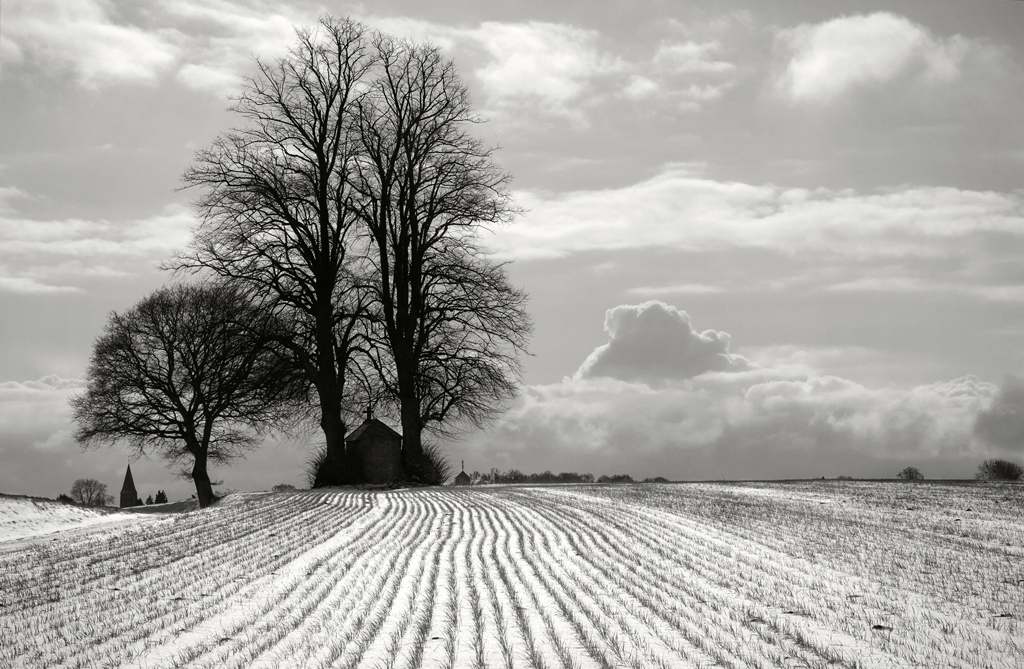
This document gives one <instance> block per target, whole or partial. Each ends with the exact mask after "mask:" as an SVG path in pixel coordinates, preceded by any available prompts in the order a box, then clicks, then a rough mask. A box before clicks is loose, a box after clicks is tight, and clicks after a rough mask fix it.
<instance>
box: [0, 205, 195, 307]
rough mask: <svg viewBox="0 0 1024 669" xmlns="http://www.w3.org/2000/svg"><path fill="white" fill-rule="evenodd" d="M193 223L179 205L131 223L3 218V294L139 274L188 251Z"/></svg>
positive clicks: (0, 227)
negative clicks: (96, 278) (94, 278)
mask: <svg viewBox="0 0 1024 669" xmlns="http://www.w3.org/2000/svg"><path fill="white" fill-rule="evenodd" d="M194 222H195V221H194V219H193V217H192V215H191V213H189V211H188V210H187V209H186V208H185V207H182V206H180V205H171V206H169V207H167V208H166V209H165V210H164V211H163V212H162V213H160V214H156V215H154V216H150V217H148V218H145V219H141V220H129V221H107V220H84V219H64V220H50V221H46V220H42V221H41V220H31V219H25V218H19V217H17V216H0V291H4V292H13V293H60V292H69V291H75V290H78V288H75V287H73V286H68V285H54V282H72V283H73V282H74V281H75V280H77V279H80V278H82V277H86V276H125V275H132V274H137V273H138V272H139V271H140V270H142V269H145V268H150V267H152V266H153V265H155V264H157V263H159V262H162V261H163V260H165V259H167V258H168V257H169V256H170V255H171V254H173V253H174V252H175V251H177V250H179V249H181V248H184V246H185V245H186V244H187V243H188V241H189V239H190V238H191V229H192V227H193V225H194Z"/></svg>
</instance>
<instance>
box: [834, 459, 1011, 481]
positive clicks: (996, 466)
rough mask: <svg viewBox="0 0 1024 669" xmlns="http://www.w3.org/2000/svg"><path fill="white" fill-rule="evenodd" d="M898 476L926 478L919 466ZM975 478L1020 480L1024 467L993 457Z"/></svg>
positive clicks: (917, 479) (982, 465)
mask: <svg viewBox="0 0 1024 669" xmlns="http://www.w3.org/2000/svg"><path fill="white" fill-rule="evenodd" d="M839 478H843V477H842V476H840V477H839ZM896 478H898V479H902V480H904V481H920V480H923V479H924V475H923V474H922V473H921V470H920V469H918V468H917V467H904V468H903V469H901V470H900V471H899V473H898V474H896ZM974 478H975V480H977V481H1020V480H1021V479H1022V478H1024V467H1021V466H1020V465H1018V464H1017V463H1016V462H1010V461H1009V460H1001V459H999V458H991V459H988V460H984V461H982V463H981V464H980V465H978V471H977V472H975V474H974Z"/></svg>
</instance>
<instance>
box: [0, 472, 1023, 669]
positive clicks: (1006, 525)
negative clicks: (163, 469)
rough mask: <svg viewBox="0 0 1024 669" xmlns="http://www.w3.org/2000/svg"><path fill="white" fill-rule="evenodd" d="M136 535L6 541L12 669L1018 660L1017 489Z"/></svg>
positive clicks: (288, 511)
mask: <svg viewBox="0 0 1024 669" xmlns="http://www.w3.org/2000/svg"><path fill="white" fill-rule="evenodd" d="M5 508H6V507H0V518H5V516H6V511H5V510H4V509H5ZM72 508H73V507H72ZM58 512H60V513H64V512H63V511H62V510H60V509H55V510H54V513H58ZM122 515H124V516H128V514H117V516H122ZM131 518H133V519H134V521H135V522H131V523H117V522H108V524H107V525H104V526H100V527H96V528H94V529H92V530H88V531H85V532H81V533H78V534H72V535H68V536H61V535H54V536H55V537H56V536H60V537H61V538H59V539H58V540H57V541H52V540H48V541H46V542H44V543H39V544H34V545H25V546H15V547H13V548H10V549H9V550H2V549H3V546H4V545H5V542H3V541H0V640H2V641H3V643H2V644H0V666H3V667H8V666H10V667H59V666H64V667H89V666H104V667H106V666H127V667H139V668H145V669H151V668H156V667H178V666H189V667H193V666H194V667H217V668H219V667H451V668H453V669H461V668H467V669H468V668H476V667H491V666H494V667H520V666H521V667H571V668H580V669H589V668H598V667H710V666H724V667H922V666H927V667H1024V641H1022V639H1024V625H1022V623H1021V617H1022V616H1024V489H1022V488H1021V487H1019V486H1001V485H975V486H946V485H935V484H922V485H915V484H896V483H892V484H887V483H861V482H834V481H832V482H825V481H822V482H820V483H819V482H810V483H796V484H748V485H741V484H680V485H673V484H670V485H629V486H598V485H595V486H563V487H560V486H538V487H528V486H527V487H523V486H516V487H504V486H488V487H484V488H476V489H447V490H441V489H430V490H406V491H391V492H383V491H382V492H363V491H331V492H296V493H279V494H250V495H237V496H231V497H229V498H228V499H227V500H225V501H224V502H223V503H221V504H220V505H218V506H217V507H215V508H212V509H209V510H206V511H196V512H191V513H184V514H177V515H164V514H157V515H151V516H148V515H147V516H141V515H136V516H131ZM0 522H2V521H0ZM54 522H57V521H54ZM60 522H64V523H65V524H67V523H69V522H78V521H68V520H67V519H66V518H65V519H63V520H60ZM82 522H91V521H90V520H89V519H88V518H83V519H82ZM38 526H39V527H43V526H47V525H46V524H45V522H43V521H39V524H38ZM47 527H52V526H47ZM6 543H7V544H8V545H10V542H9V541H8V542H6Z"/></svg>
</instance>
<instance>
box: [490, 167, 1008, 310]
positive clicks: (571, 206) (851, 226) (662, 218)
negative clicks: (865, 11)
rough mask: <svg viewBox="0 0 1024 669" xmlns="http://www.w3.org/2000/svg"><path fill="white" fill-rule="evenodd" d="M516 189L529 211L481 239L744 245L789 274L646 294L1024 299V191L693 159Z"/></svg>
mask: <svg viewBox="0 0 1024 669" xmlns="http://www.w3.org/2000/svg"><path fill="white" fill-rule="evenodd" d="M515 197H516V200H517V202H518V203H519V205H520V206H522V207H523V208H524V209H525V210H526V213H525V214H524V215H523V216H521V217H520V219H519V220H518V221H516V222H515V223H514V224H513V225H510V226H507V227H505V228H502V229H499V230H497V231H495V232H494V233H493V235H492V236H489V237H488V238H487V239H486V244H487V245H488V247H489V248H490V250H491V251H492V252H494V253H495V254H496V255H497V256H499V257H501V258H507V259H519V260H531V259H555V258H565V257H567V256H570V255H572V254H583V253H591V252H619V251H625V250H630V249H657V250H659V252H668V251H678V252H681V253H724V252H726V251H729V252H738V251H741V250H747V251H750V252H751V253H754V252H756V253H758V254H761V255H766V254H770V255H773V256H777V257H779V258H780V263H781V264H780V269H782V270H783V271H785V272H788V273H790V275H789V276H783V275H780V276H776V277H773V280H772V281H767V280H757V281H752V280H750V278H749V276H746V277H743V278H738V277H734V278H733V280H731V281H730V280H728V275H729V272H728V271H727V268H723V270H722V272H720V273H718V274H716V275H715V276H713V277H712V276H706V275H704V276H686V275H685V274H684V275H682V276H679V278H677V279H676V280H675V281H669V282H666V285H665V286H660V287H659V286H649V287H647V288H645V289H639V288H636V289H633V291H632V292H634V293H639V294H641V295H645V296H649V297H655V296H658V295H666V294H672V293H673V292H690V293H692V292H698V290H697V289H694V288H693V287H692V284H699V285H712V286H715V287H716V288H718V289H722V290H763V289H766V288H772V289H781V288H790V287H798V288H802V289H813V290H833V291H840V292H865V291H875V290H887V291H892V290H896V291H901V292H931V293H934V292H940V291H941V292H944V293H954V294H958V295H963V296H966V297H969V298H977V299H982V300H988V301H1020V299H1021V297H1022V295H1024V274H1022V273H1021V272H1020V271H1019V269H1018V268H1020V267H1021V261H1022V260H1024V192H1007V193H1000V192H993V191H972V190H966V189H958V188H950V187H932V186H918V187H911V186H902V187H897V188H886V189H878V190H875V191H870V192H857V191H854V190H852V189H842V190H836V189H827V188H817V189H804V188H782V187H779V186H775V185H772V184H764V185H752V184H746V183H740V182H722V181H715V180H712V179H707V178H702V177H701V176H700V175H699V174H695V173H694V171H693V168H692V166H681V165H669V166H667V167H666V168H664V169H663V171H662V172H661V173H660V174H657V175H655V176H654V177H651V178H650V179H647V180H645V181H642V182H640V183H636V184H632V185H629V186H624V187H621V188H606V189H598V190H581V191H571V192H562V193H552V192H545V191H520V192H518V193H516V194H515ZM782 258H790V259H792V261H791V262H788V263H783V262H781V259H782ZM826 258H827V262H822V261H821V260H822V259H826ZM705 274H706V273H705ZM723 281H724V283H723ZM676 282H679V283H678V284H677V283H676ZM688 284H689V285H690V287H687V285H688ZM680 285H682V288H680V287H679V286H680ZM651 289H653V290H651ZM641 290H648V291H650V292H640V291H641ZM705 290H706V289H705ZM654 291H657V292H654Z"/></svg>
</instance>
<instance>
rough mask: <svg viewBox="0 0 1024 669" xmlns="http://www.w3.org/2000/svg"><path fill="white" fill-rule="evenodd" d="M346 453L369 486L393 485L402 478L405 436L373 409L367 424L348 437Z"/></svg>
mask: <svg viewBox="0 0 1024 669" xmlns="http://www.w3.org/2000/svg"><path fill="white" fill-rule="evenodd" d="M345 450H346V452H347V454H348V455H349V456H350V457H351V459H352V460H351V461H352V463H353V464H354V465H355V466H356V467H357V468H358V469H359V472H360V474H361V475H362V476H361V479H362V480H363V481H365V482H367V483H393V482H395V481H397V480H399V479H400V478H401V477H402V435H400V434H399V433H397V432H395V431H394V430H392V429H391V428H390V427H388V426H387V425H385V424H384V423H382V422H380V421H379V420H377V419H376V418H373V415H372V414H371V413H370V411H369V410H367V412H366V420H365V421H363V424H362V425H360V426H359V427H357V428H356V429H354V430H353V431H352V433H351V434H349V435H348V437H346V439H345Z"/></svg>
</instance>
